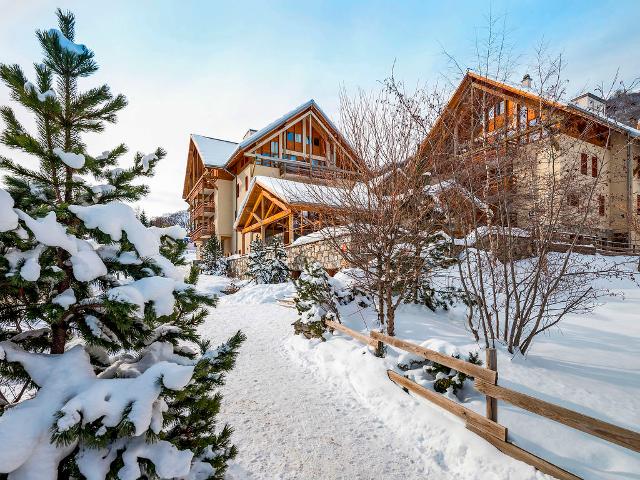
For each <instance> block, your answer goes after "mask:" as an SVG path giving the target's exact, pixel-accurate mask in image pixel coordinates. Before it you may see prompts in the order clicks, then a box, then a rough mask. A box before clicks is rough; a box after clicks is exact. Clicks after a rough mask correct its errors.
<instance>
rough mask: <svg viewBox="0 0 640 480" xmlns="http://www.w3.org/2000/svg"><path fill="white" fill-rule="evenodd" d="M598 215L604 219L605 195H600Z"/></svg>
mask: <svg viewBox="0 0 640 480" xmlns="http://www.w3.org/2000/svg"><path fill="white" fill-rule="evenodd" d="M598 215H600V216H601V217H604V195H598Z"/></svg>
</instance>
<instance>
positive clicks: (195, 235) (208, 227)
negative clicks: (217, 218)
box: [189, 222, 214, 242]
mask: <svg viewBox="0 0 640 480" xmlns="http://www.w3.org/2000/svg"><path fill="white" fill-rule="evenodd" d="M213 231H214V228H213V223H210V222H207V223H203V224H200V225H199V226H198V227H196V228H195V229H194V230H192V231H191V232H190V233H189V236H190V237H191V240H192V241H193V242H197V241H199V240H205V239H207V238H211V235H213Z"/></svg>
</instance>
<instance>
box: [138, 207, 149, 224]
mask: <svg viewBox="0 0 640 480" xmlns="http://www.w3.org/2000/svg"><path fill="white" fill-rule="evenodd" d="M138 220H140V223H141V224H142V225H144V226H145V227H150V226H151V222H150V221H149V217H147V212H145V211H144V210H140V214H139V215H138Z"/></svg>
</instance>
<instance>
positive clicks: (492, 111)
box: [489, 107, 496, 120]
mask: <svg viewBox="0 0 640 480" xmlns="http://www.w3.org/2000/svg"><path fill="white" fill-rule="evenodd" d="M495 113H496V112H495V107H491V108H489V120H493V117H494V116H495Z"/></svg>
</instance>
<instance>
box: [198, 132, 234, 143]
mask: <svg viewBox="0 0 640 480" xmlns="http://www.w3.org/2000/svg"><path fill="white" fill-rule="evenodd" d="M189 135H191V136H194V135H196V136H198V137H204V138H208V139H209V140H217V141H218V142H227V143H235V144H236V145H237V144H238V143H239V142H234V141H233V140H225V139H224V138H217V137H210V136H208V135H202V134H200V133H190V134H189Z"/></svg>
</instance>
